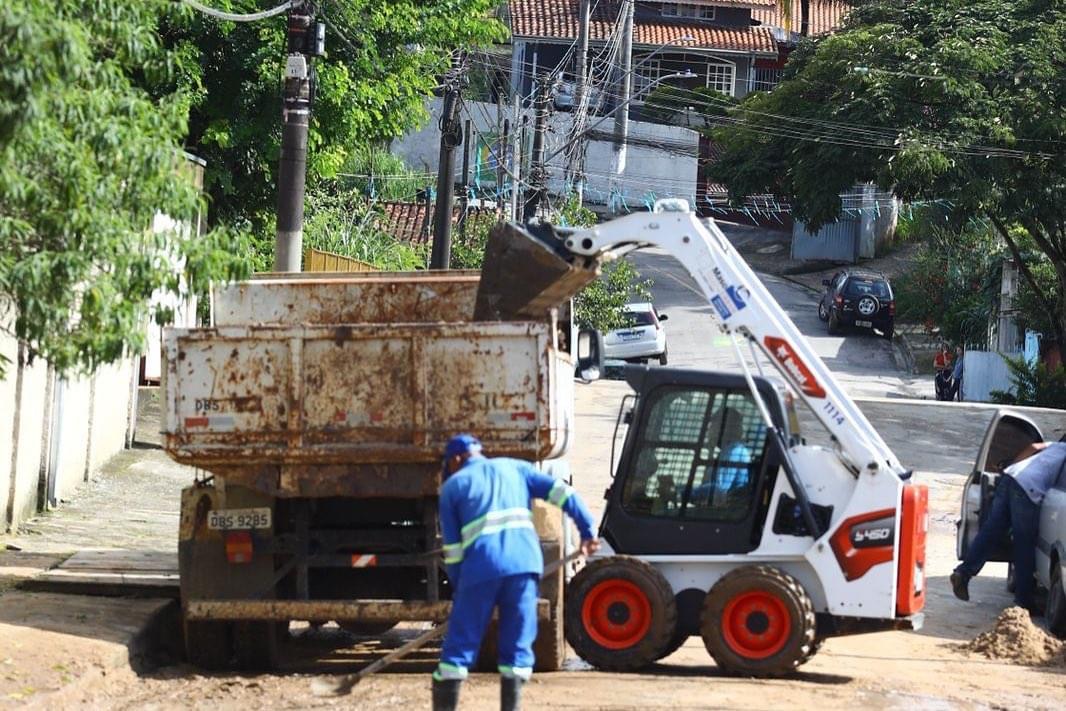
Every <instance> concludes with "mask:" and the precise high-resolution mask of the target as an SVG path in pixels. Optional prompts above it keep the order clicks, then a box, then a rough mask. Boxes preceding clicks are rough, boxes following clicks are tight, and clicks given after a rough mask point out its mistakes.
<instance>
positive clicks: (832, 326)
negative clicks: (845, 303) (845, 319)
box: [826, 311, 840, 336]
mask: <svg viewBox="0 0 1066 711" xmlns="http://www.w3.org/2000/svg"><path fill="white" fill-rule="evenodd" d="M826 331H827V332H828V333H829V335H830V336H836V335H839V334H840V317H839V316H837V314H836V311H830V312H829V318H828V319H826Z"/></svg>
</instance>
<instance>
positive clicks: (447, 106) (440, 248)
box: [429, 75, 463, 269]
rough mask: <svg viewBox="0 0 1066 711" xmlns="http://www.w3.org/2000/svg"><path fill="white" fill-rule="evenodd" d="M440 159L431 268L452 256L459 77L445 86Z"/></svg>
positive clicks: (444, 266)
mask: <svg viewBox="0 0 1066 711" xmlns="http://www.w3.org/2000/svg"><path fill="white" fill-rule="evenodd" d="M439 125H440V160H439V162H438V165H437V204H436V207H434V208H433V252H432V254H431V255H430V259H429V268H430V269H447V268H448V265H449V264H450V263H451V258H452V202H453V199H454V197H455V149H456V148H458V147H459V146H460V145H462V143H463V127H462V125H461V124H460V123H459V77H458V76H457V75H453V76H452V77H451V78H450V79H449V81H448V84H447V86H446V87H445V88H444V109H443V110H442V112H441V116H440V124H439Z"/></svg>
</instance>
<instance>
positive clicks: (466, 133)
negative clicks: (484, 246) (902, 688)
mask: <svg viewBox="0 0 1066 711" xmlns="http://www.w3.org/2000/svg"><path fill="white" fill-rule="evenodd" d="M470 140H471V137H470V119H467V120H466V121H464V122H463V182H462V186H463V197H462V199H461V202H462V205H463V211H462V213H460V215H459V236H460V239H466V215H467V213H468V212H469V211H470Z"/></svg>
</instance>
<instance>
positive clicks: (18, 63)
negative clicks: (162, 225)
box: [0, 0, 244, 374]
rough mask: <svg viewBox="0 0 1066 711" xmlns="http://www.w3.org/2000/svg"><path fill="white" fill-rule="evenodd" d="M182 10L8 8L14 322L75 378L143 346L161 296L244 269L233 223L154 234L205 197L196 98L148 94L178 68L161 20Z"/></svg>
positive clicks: (4, 233)
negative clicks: (196, 149) (191, 140)
mask: <svg viewBox="0 0 1066 711" xmlns="http://www.w3.org/2000/svg"><path fill="white" fill-rule="evenodd" d="M172 7H173V6H172V5H171V4H170V3H167V2H165V1H164V0H142V1H141V2H133V3H130V2H123V1H120V0H89V1H86V0H20V2H16V3H3V4H2V5H0V328H3V329H4V330H5V331H7V332H8V333H10V334H11V335H14V336H15V337H17V338H18V339H20V340H22V341H23V342H25V343H26V344H27V345H28V346H29V348H30V353H31V355H40V356H43V357H44V358H46V359H47V360H49V361H50V362H51V363H53V364H54V365H55V366H56V368H57V369H58V370H59V371H60V372H69V371H74V370H91V369H94V368H96V367H97V366H99V365H101V364H103V363H107V362H111V361H114V360H116V359H118V358H119V357H121V356H122V355H123V353H124V352H125V350H126V349H127V347H129V346H132V347H133V348H134V349H138V348H140V347H142V346H143V345H144V334H145V326H146V322H147V318H148V317H149V316H150V315H153V307H151V306H150V305H149V300H150V298H151V297H152V295H153V293H156V292H158V291H168V292H172V293H177V294H186V293H189V292H197V291H200V290H203V289H204V288H205V287H206V285H207V283H208V282H209V281H210V280H212V279H219V278H232V277H237V276H240V275H241V274H243V273H244V265H243V263H242V261H241V260H240V259H239V258H238V257H236V256H235V255H236V254H239V253H240V252H241V251H242V250H241V249H240V247H239V246H238V245H239V244H240V241H239V240H238V239H237V238H236V237H234V236H233V235H231V234H229V233H227V232H225V231H220V230H216V231H213V232H210V233H208V234H206V235H204V236H196V238H195V239H194V238H191V236H189V235H188V234H182V233H180V232H179V231H175V230H173V229H168V230H162V231H158V232H153V231H151V229H150V228H151V226H152V223H153V220H154V219H155V218H156V216H157V214H159V213H163V214H167V215H170V216H172V217H175V218H184V217H190V216H192V215H194V214H195V211H196V210H197V208H198V207H199V200H200V198H199V193H198V191H197V189H196V187H195V186H194V185H193V183H192V181H191V180H190V178H189V176H188V174H187V173H185V172H184V171H183V165H184V158H183V156H182V153H181V142H182V139H183V137H184V135H185V131H186V122H185V118H186V115H187V110H188V101H189V97H188V96H187V95H186V94H184V93H182V92H170V93H165V94H160V95H157V96H155V97H153V96H150V95H149V94H148V93H146V92H145V91H144V90H143V89H142V88H140V86H141V83H142V82H143V81H146V80H152V81H154V82H162V81H164V80H165V77H166V75H167V71H168V64H169V59H170V57H169V55H168V54H167V52H165V51H164V50H163V49H162V48H161V46H160V43H159V41H158V37H157V34H156V27H157V21H158V18H159V17H160V16H161V15H163V14H165V13H167V12H170V10H171V8H172ZM154 312H155V313H154V315H156V316H159V317H165V316H166V314H165V313H162V311H161V310H160V309H158V308H156V309H154ZM2 366H3V364H2V363H0V369H2ZM0 374H2V372H0Z"/></svg>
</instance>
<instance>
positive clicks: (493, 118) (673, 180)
mask: <svg viewBox="0 0 1066 711" xmlns="http://www.w3.org/2000/svg"><path fill="white" fill-rule="evenodd" d="M465 105H466V112H465V113H464V114H463V115H462V116H461V118H462V119H463V120H465V119H468V118H469V119H470V120H471V125H472V127H473V130H474V131H475V133H480V134H481V135H482V136H490V135H497V134H498V133H499V129H498V124H497V107H496V105H495V104H486V103H482V102H474V101H468V102H465ZM441 107H442V102H441V100H440V99H433V100H432V102H431V104H430V105H429V107H428V108H429V111H430V114H431V117H430V119H429V121H428V122H427V123H426V124H425V125H424V126H423V127H421V128H420V129H418V130H416V131H413V132H411V133H409V134H407V135H406V136H404V137H403V138H401V139H399V140H398V141H395V142H394V143H393V145H392V152H393V153H395V154H396V155H399V156H401V157H402V158H403V159H404V160H405V161H406V163H407V164H408V166H410V167H411V168H413V169H414V170H417V171H420V172H429V173H432V172H436V170H437V161H438V157H439V151H440V132H439V130H438V128H437V125H438V120H439V118H440V114H441ZM520 116H525V117H527V120H528V122H529V124H528V125H529V126H530V127H531V126H532V125H533V111H532V110H531V109H523V110H522V112H521V114H520ZM503 117H504V118H508V119H510V121H511V124H512V125H514V123H515V118H514V109H513V107H511V108H508V107H504V108H503ZM597 120H598V119H592V122H593V123H594V122H595V121H597ZM572 121H573V118H572V116H571V115H570V114H568V113H556V114H554V115H553V116H552V117H551V119H550V121H549V133H548V140H547V144H546V145H547V148H546V150H545V154H546V155H550V154H551V153H553V152H554V151H555V150H557V149H558V148H559V147H560V146H561V145H563V142H565V141H566V138H567V136H568V133H569V131H570V126H571V122H572ZM519 122H521V119H519ZM501 123H502V120H501ZM613 127H614V121H613V119H608V120H607V121H605V122H603V123H602V124H600V125H599V126H598V127H597V129H596V130H595V132H594V133H592V134H591V136H590V137H591V139H592V140H590V141H589V144H588V151H587V153H586V161H585V172H586V174H587V180H588V182H587V189H586V193H585V195H586V200H587V201H588V202H592V203H599V204H606V203H608V202H609V201H610V200H611V197H612V196H614V198H615V201H618V198H619V197H620V198H621V199H622V201H624V203H625V204H626V205H628V207H629V209H642V208H643V206H644V202H645V201H646V200H648V199H651V198H652V197H653V196H654V197H659V198H662V197H686V198H688V199H690V200H693V199H694V198H695V194H696V160H697V156H698V153H699V134H698V133H696V132H695V131H693V130H690V129H687V128H682V127H680V126H666V125H662V124H656V123H648V122H643V121H633V122H630V124H629V145H627V147H626V159H625V170H624V171H623V173H622V174H621V175H620V176H617V177H616V176H615V175H614V166H615V160H616V153H615V150H614V145H613V143H612V142H611V141H610V140H609V138H608V134H609V132H610V131H612V130H613ZM532 137H533V132H532V128H528V129H527V145H526V148H525V149H524V150H523V156H524V158H525V160H527V161H528V156H529V150H528V148H529V141H531V140H532ZM462 150H463V149H462V148H460V149H459V155H458V158H457V160H456V161H455V165H456V172H455V175H456V179H457V180H458V179H460V175H461V171H462V163H463V161H462ZM565 160H566V158H565V153H563V154H560V155H559V156H557V157H555V158H554V159H552V160H550V161H549V163H548V166H549V168H550V170H549V180H548V187H549V190H550V191H551V192H553V193H555V194H561V193H564V192H565V189H566V184H565V179H564V172H565V168H566V163H565ZM470 162H471V173H473V171H474V164H475V160H474V158H473V152H472V153H471V161H470ZM527 171H528V166H525V165H524V166H523V170H522V174H521V175H522V177H523V178H524V177H525V176H526V175H528V172H527ZM506 182H507V183H508V185H505V186H504V187H503V189H502V190H501V191H500V192H499V194H498V197H499V198H500V199H503V200H507V195H508V188H509V184H510V179H508V180H507V181H506ZM482 185H483V187H485V188H486V189H487V190H488V191H489V193H493V192H494V191H495V181H489V182H488V183H483V184H482Z"/></svg>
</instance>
